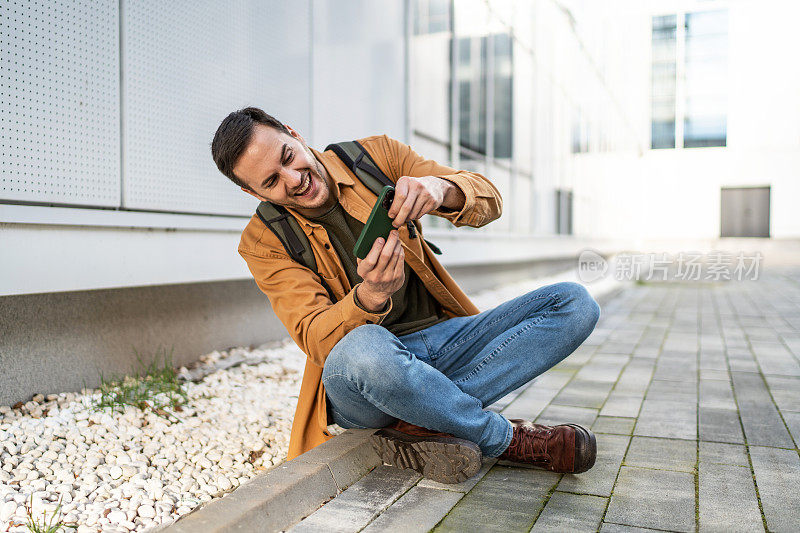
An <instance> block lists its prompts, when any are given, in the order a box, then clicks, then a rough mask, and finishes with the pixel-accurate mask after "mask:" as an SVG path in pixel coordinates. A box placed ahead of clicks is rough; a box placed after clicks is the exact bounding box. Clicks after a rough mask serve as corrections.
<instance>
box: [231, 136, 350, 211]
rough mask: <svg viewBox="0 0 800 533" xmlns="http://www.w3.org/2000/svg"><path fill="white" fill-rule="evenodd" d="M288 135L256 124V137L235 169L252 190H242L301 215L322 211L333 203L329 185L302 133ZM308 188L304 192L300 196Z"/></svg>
mask: <svg viewBox="0 0 800 533" xmlns="http://www.w3.org/2000/svg"><path fill="white" fill-rule="evenodd" d="M287 128H288V129H289V131H290V132H291V135H287V134H285V133H283V132H280V131H278V130H276V129H274V128H270V127H268V126H263V125H260V124H257V125H256V126H255V129H254V131H253V138H252V139H251V141H250V144H249V146H248V147H247V148H246V149H245V151H244V153H243V154H242V156H241V157H240V158H239V161H238V162H237V163H236V166H235V167H234V169H233V171H234V173H236V175H237V176H238V177H239V178H240V179H241V180H243V181H244V182H245V183H247V184H248V185H249V186H250V187H251V188H252V189H253V191H255V193H254V192H253V191H249V190H247V189H245V188H244V187H242V190H243V191H245V192H246V193H248V194H250V195H251V196H255V197H256V198H258V199H259V200H262V201H264V200H266V201H269V202H272V203H274V204H278V205H284V206H287V207H292V208H295V209H296V210H297V211H299V212H300V213H302V214H305V215H310V216H315V215H318V214H323V213H324V212H325V211H327V210H328V209H329V208H330V207H332V206H333V202H334V201H335V199H334V198H333V197H332V195H331V190H330V184H329V183H328V181H327V179H326V178H325V177H323V176H327V172H326V171H325V170H324V169H323V168H322V167H321V166H320V164H319V161H317V158H316V157H314V154H313V153H311V150H309V148H308V146H307V145H306V143H305V140H303V138H302V137H301V136H300V134H299V133H297V132H296V131H294V130H293V129H291V128H289V127H288V126H287ZM302 191H305V194H302V195H298V193H299V192H302Z"/></svg>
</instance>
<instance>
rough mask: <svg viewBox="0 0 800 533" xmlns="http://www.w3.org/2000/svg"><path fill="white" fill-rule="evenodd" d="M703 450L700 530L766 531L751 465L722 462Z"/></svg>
mask: <svg viewBox="0 0 800 533" xmlns="http://www.w3.org/2000/svg"><path fill="white" fill-rule="evenodd" d="M706 450H707V448H703V449H701V450H700V468H699V470H700V474H699V475H700V478H699V479H700V481H699V502H700V503H699V514H700V531H701V532H704V531H720V532H727V531H731V530H733V529H736V530H738V531H764V525H763V522H762V520H761V510H760V509H759V508H758V498H757V497H756V490H755V486H754V485H753V476H752V474H751V473H750V466H749V465H747V466H735V465H729V464H719V463H715V462H713V461H712V460H709V459H710V458H709V457H704V455H705V453H706Z"/></svg>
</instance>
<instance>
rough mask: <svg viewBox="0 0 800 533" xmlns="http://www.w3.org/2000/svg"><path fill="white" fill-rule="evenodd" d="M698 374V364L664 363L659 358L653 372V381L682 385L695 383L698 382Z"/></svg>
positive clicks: (683, 362)
mask: <svg viewBox="0 0 800 533" xmlns="http://www.w3.org/2000/svg"><path fill="white" fill-rule="evenodd" d="M661 357H662V358H663V357H664V356H663V355H662V356H661ZM697 373H698V372H697V363H696V362H694V361H664V360H663V359H661V358H659V360H658V363H657V364H656V368H655V371H654V372H653V379H660V380H665V381H677V382H681V383H685V382H693V381H697Z"/></svg>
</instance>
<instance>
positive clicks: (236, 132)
mask: <svg viewBox="0 0 800 533" xmlns="http://www.w3.org/2000/svg"><path fill="white" fill-rule="evenodd" d="M256 124H262V125H264V126H269V127H270V128H274V129H276V130H278V131H281V132H283V133H285V134H287V135H291V134H290V133H289V130H288V129H287V128H286V126H284V125H283V123H282V122H281V121H280V120H278V119H276V118H275V117H273V116H272V115H268V114H266V113H265V112H264V111H262V110H261V109H259V108H257V107H245V108H244V109H240V110H238V111H234V112H233V113H231V114H230V115H228V116H227V117H225V119H224V120H223V121H222V123H221V124H220V125H219V127H218V128H217V133H215V134H214V140H213V141H211V157H213V158H214V163H216V164H217V168H218V169H219V171H220V172H222V173H223V174H225V175H226V176H227V177H228V178H229V179H230V180H231V181H232V182H234V183H235V184H236V185H238V186H239V187H244V188H245V189H249V190H251V191H252V190H253V189H252V188H251V187H250V186H249V185H247V184H246V183H245V182H244V181H242V180H241V179H239V177H238V176H236V174H234V172H233V167H234V166H235V165H236V162H237V161H238V160H239V158H240V157H241V156H242V154H243V153H244V151H245V150H246V149H247V146H248V145H249V144H250V139H252V137H253V130H254V126H255V125H256ZM253 192H255V191H253Z"/></svg>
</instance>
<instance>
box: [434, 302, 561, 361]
mask: <svg viewBox="0 0 800 533" xmlns="http://www.w3.org/2000/svg"><path fill="white" fill-rule="evenodd" d="M542 298H555V299H556V300H558V297H557V296H556V294H555V293H552V294H543V295H539V296H534V297H533V298H529V299H527V300H524V301H523V302H522V303H520V304H519V305H518V306H516V307H514V308H513V309H509V310H508V311H507V312H505V313H503V314H502V315H500V316H498V317H495V319H494V320H492V321H491V322H488V323H486V324H484V325H483V327H481V328H480V330H477V328H476V329H474V330H472V332H471V334H468V335H465V336H464V337H462V338H461V339H460V340H459V341H458V342H457V343H454V344H451V345H450V346H448V347H447V350H440V351H439V352H438V353H436V354H432V357H434V358H435V357H438V356H439V355H440V354H442V353H447V352H449V351H450V350H453V349H454V348H457V347H459V346H461V345H462V344H464V343H465V342H467V341H468V340H470V339H473V338H475V337H477V336H478V334H479V333H482V332H483V331H484V330H485V329H487V328H489V327H490V326H492V325H494V324H495V323H497V322H499V321H500V320H503V319H504V318H505V317H507V316H508V315H510V314H511V313H513V312H514V311H516V310H517V309H519V308H520V307H523V306H525V305H527V304H529V303H530V302H532V301H534V300H541V299H542Z"/></svg>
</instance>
